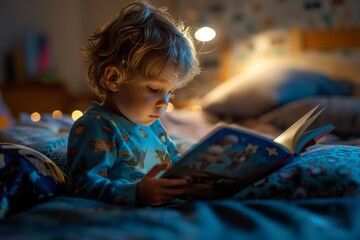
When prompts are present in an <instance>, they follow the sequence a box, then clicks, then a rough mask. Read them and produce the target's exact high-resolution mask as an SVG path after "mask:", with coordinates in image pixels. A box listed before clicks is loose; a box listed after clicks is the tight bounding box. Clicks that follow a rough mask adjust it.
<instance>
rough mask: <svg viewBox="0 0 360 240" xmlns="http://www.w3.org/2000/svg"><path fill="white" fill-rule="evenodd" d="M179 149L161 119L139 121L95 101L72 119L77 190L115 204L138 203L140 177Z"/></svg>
mask: <svg viewBox="0 0 360 240" xmlns="http://www.w3.org/2000/svg"><path fill="white" fill-rule="evenodd" d="M178 157H179V154H178V152H177V150H176V148H175V146H174V144H173V143H172V141H171V140H170V139H169V138H168V136H167V133H166V131H165V129H164V127H163V125H162V124H161V122H160V120H156V121H155V122H154V123H153V124H152V125H150V126H142V125H138V124H135V123H133V122H131V121H129V120H127V119H125V118H123V117H121V116H119V115H117V114H114V113H111V112H109V111H107V110H106V109H104V108H103V107H102V106H101V105H100V104H98V103H97V102H93V103H92V105H91V106H90V108H89V109H88V110H87V111H86V113H85V114H84V115H83V116H82V117H80V118H79V119H78V120H76V121H75V123H74V124H73V126H72V128H71V131H70V134H69V143H68V162H67V168H68V169H67V170H68V171H67V172H68V174H69V176H70V177H71V181H70V184H69V185H70V186H69V187H70V192H71V194H73V195H75V196H80V197H85V198H91V199H97V200H101V201H104V202H108V203H114V204H127V205H135V204H136V189H137V184H138V182H139V181H140V180H141V179H142V178H143V177H144V175H145V174H147V173H148V172H149V170H150V169H151V168H152V167H154V166H155V165H156V164H160V163H170V162H171V161H175V160H176V159H178Z"/></svg>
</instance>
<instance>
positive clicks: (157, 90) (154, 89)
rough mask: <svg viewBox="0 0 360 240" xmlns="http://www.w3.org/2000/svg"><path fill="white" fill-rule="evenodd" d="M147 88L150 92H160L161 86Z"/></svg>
mask: <svg viewBox="0 0 360 240" xmlns="http://www.w3.org/2000/svg"><path fill="white" fill-rule="evenodd" d="M147 89H148V90H149V92H151V93H158V92H160V90H161V88H156V87H149V86H148V87H147Z"/></svg>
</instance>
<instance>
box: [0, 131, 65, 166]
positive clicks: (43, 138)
mask: <svg viewBox="0 0 360 240" xmlns="http://www.w3.org/2000/svg"><path fill="white" fill-rule="evenodd" d="M0 141H1V142H8V143H15V144H21V145H25V146H27V147H30V148H32V149H35V150H37V151H38V152H40V153H42V154H44V155H45V156H46V157H48V158H50V159H51V160H52V161H53V162H54V163H55V164H56V165H57V166H58V167H59V168H60V169H61V170H62V171H64V172H65V166H66V161H67V160H66V159H67V155H66V154H67V143H68V136H67V134H66V136H64V135H61V134H57V133H54V132H53V131H52V130H51V129H48V128H41V127H35V126H13V127H9V128H3V129H0Z"/></svg>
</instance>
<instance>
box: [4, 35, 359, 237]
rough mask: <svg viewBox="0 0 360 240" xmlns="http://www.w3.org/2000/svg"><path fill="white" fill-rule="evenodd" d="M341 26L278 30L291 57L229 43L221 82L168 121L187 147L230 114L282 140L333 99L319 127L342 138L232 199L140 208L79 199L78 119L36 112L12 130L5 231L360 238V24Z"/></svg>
mask: <svg viewBox="0 0 360 240" xmlns="http://www.w3.org/2000/svg"><path fill="white" fill-rule="evenodd" d="M335 31H336V30H331V31H314V32H312V31H302V30H300V29H294V30H291V31H290V32H287V33H286V34H285V38H284V39H282V40H281V41H280V40H279V35H277V34H276V35H275V40H276V39H277V40H276V41H274V37H271V38H270V39H272V40H271V41H272V42H275V43H276V46H277V47H278V42H279V41H280V42H282V43H284V45H283V46H282V47H281V48H282V49H283V50H284V49H286V51H287V54H281V55H280V56H279V55H276V56H273V55H272V52H271V51H270V53H269V51H265V52H262V53H261V54H260V56H259V53H257V54H256V55H255V56H251V57H250V59H247V60H245V61H244V60H243V59H241V61H239V59H237V56H236V54H235V53H237V52H238V51H242V49H243V47H242V46H238V45H237V44H229V43H228V42H227V43H225V44H224V46H225V47H224V49H225V50H224V54H223V55H224V57H222V60H221V62H222V71H223V74H222V75H221V76H222V78H221V79H219V86H218V87H216V88H215V89H212V90H211V91H209V93H208V94H206V95H205V96H203V97H202V98H201V99H197V100H195V101H192V102H191V104H189V103H186V106H185V107H183V108H181V109H176V108H175V110H173V111H172V112H168V113H167V114H166V115H165V116H164V117H163V118H162V121H163V123H164V125H165V127H166V128H167V129H168V131H169V134H170V135H171V136H172V138H173V140H174V142H175V143H176V144H177V146H178V148H179V150H180V151H181V152H183V151H186V149H188V148H189V147H191V146H192V145H193V144H195V143H196V142H197V141H198V140H199V139H201V138H202V137H203V136H204V135H205V134H206V133H207V131H209V130H210V129H211V128H212V127H213V126H214V124H216V123H219V122H228V123H232V124H237V125H240V126H242V127H245V128H247V129H248V130H249V131H256V132H258V133H260V134H264V135H267V136H268V137H274V136H276V135H277V134H278V133H279V132H281V131H282V130H283V129H285V128H286V127H287V126H289V124H291V123H292V122H293V121H294V119H296V118H298V116H300V115H302V114H303V113H304V112H306V110H308V109H309V108H311V107H312V106H314V105H317V104H320V105H323V106H326V111H324V112H323V114H322V116H323V117H320V118H319V120H318V121H317V122H315V123H314V125H315V126H316V125H322V124H324V123H327V122H330V123H333V124H334V125H335V126H336V127H337V128H336V129H337V130H336V131H334V133H333V134H330V135H329V136H327V137H326V138H324V139H323V140H322V141H321V142H319V143H318V144H316V145H314V146H311V147H309V148H308V149H307V154H306V155H304V156H301V157H299V158H297V160H296V161H294V162H292V163H291V164H289V165H287V166H286V167H284V168H281V169H279V170H278V171H276V172H274V173H273V174H270V175H269V176H268V177H266V178H264V179H262V180H260V181H258V182H256V183H254V184H252V185H251V186H249V187H247V188H245V189H243V190H242V191H240V192H239V193H238V194H235V195H234V196H233V197H231V198H229V199H224V200H214V201H200V200H199V201H193V202H185V203H181V204H174V205H169V206H163V207H157V208H150V207H147V208H135V207H125V206H114V205H109V204H105V203H102V202H98V201H95V200H88V199H82V198H75V197H72V196H68V195H66V194H65V193H64V189H63V186H64V182H65V180H66V175H64V174H63V173H64V171H65V161H66V146H67V132H68V130H69V128H70V126H71V123H72V120H71V118H70V116H68V115H67V114H65V115H64V117H63V118H62V119H55V118H53V117H52V116H51V114H46V113H44V114H43V117H42V120H41V121H40V122H37V123H34V122H32V121H31V119H30V116H29V114H27V113H24V114H22V115H20V117H19V118H18V119H17V121H15V122H14V123H13V124H10V126H8V127H6V128H2V129H1V131H0V140H1V142H2V143H1V144H0V152H1V159H0V176H1V182H0V186H1V189H2V191H1V192H0V193H1V194H0V217H1V219H0V234H1V237H2V238H3V239H29V238H30V239H241V238H244V239H358V238H359V237H360V226H359V224H360V221H359V220H360V194H359V193H360V147H359V146H360V142H359V140H358V139H359V137H360V118H359V113H360V109H359V107H360V104H359V95H358V93H359V92H358V89H359V88H360V87H359V86H360V79H358V78H359V76H360V74H357V73H358V72H359V71H360V70H359V69H360V63H359V59H358V58H357V55H356V54H357V49H358V47H359V43H360V40H359V33H360V32H359V29H351V30H346V31H345V32H344V30H341V33H340V34H339V33H337V34H336V33H335ZM282 34H283V33H281V36H283V35H282ZM334 34H335V35H334ZM271 36H274V35H271ZM329 36H331V37H330V39H332V40H333V41H328V39H329ZM334 36H343V37H344V38H345V39H348V40H336V38H335V37H334ZM324 39H326V41H325V40H324ZM349 39H350V40H349ZM353 39H355V40H353ZM329 42H330V43H329ZM315 43H316V44H315ZM324 43H326V44H325V45H324ZM343 44H345V45H343ZM339 47H340V48H341V54H342V55H341V56H342V57H343V54H345V59H343V58H342V57H341V58H340V60H339V56H338V53H334V54H336V56H335V57H334V59H335V60H334V61H336V62H335V63H334V62H333V60H331V61H330V60H329V59H332V58H331V57H330V58H328V57H326V58H324V57H323V54H328V52H329V50H331V49H337V48H339ZM350 48H351V49H352V50H351V52H350V50H344V49H350ZM354 49H355V50H354ZM313 50H316V52H314V53H313V52H312V51H313ZM319 50H321V52H319ZM325 50H326V51H325ZM325 52H326V53H325ZM353 54H354V55H353ZM310 59H311V61H310ZM314 61H315V62H316V63H317V64H314ZM350 63H351V64H350ZM329 64H332V66H333V67H329ZM334 64H335V65H334ZM341 64H342V65H341ZM259 66H260V69H261V71H259V68H258V67H259ZM344 66H345V67H346V69H345V67H344ZM335 68H338V69H339V68H340V70H341V71H335ZM261 72H265V73H267V74H266V75H265V76H266V79H264V78H263V76H261V75H257V74H258V73H261ZM270 73H272V74H270ZM334 79H335V80H334ZM304 81H306V82H304ZM259 86H261V88H260V87H259ZM3 105H4V106H3V107H2V108H1V109H2V112H1V114H2V116H4V115H6V114H8V113H9V112H11V108H12V103H11V102H6V101H5V102H4V104H3ZM179 105H181V104H180V103H179ZM183 106H184V104H183ZM8 122H9V121H8ZM315 126H314V127H315Z"/></svg>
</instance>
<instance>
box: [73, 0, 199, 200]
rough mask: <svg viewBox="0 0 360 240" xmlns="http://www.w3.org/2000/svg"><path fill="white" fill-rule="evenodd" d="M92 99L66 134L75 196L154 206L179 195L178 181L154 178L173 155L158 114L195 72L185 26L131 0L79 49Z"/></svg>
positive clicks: (182, 183) (194, 58)
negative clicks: (68, 133)
mask: <svg viewBox="0 0 360 240" xmlns="http://www.w3.org/2000/svg"><path fill="white" fill-rule="evenodd" d="M83 50H84V53H85V56H86V61H87V64H88V70H87V79H88V83H89V85H90V87H91V88H92V89H93V91H94V92H95V93H96V94H97V95H98V96H99V98H100V99H101V100H102V103H97V102H93V103H92V105H91V106H90V107H89V109H88V110H87V112H86V113H85V114H84V115H83V116H82V117H81V118H79V119H78V120H77V121H76V122H75V123H74V125H73V127H72V129H71V131H70V135H69V145H68V174H69V176H70V177H71V179H72V181H71V183H70V191H71V193H72V194H73V195H75V196H81V197H86V198H92V199H98V200H101V201H104V202H108V203H114V204H128V205H137V206H147V205H150V206H157V205H161V204H165V203H167V202H169V201H171V200H172V199H174V198H176V197H178V196H180V195H182V194H183V193H184V189H185V185H186V184H187V182H186V180H185V179H158V178H156V175H157V174H158V173H159V172H160V171H162V170H166V168H168V167H169V166H170V164H171V162H172V161H175V160H176V159H177V158H178V153H177V151H176V148H175V146H174V145H173V143H172V142H171V140H170V139H169V138H168V136H167V134H166V131H165V129H164V128H163V126H162V124H161V122H160V120H159V117H160V116H161V115H162V114H163V113H164V112H165V110H166V107H167V105H168V103H169V99H170V98H171V97H172V96H173V94H174V91H175V90H176V89H178V88H181V87H183V86H184V85H186V84H187V83H188V81H190V80H191V79H192V78H193V77H194V76H195V75H196V74H198V73H199V64H198V59H197V56H196V52H195V49H194V46H193V43H192V40H191V38H190V36H189V35H188V31H187V30H184V29H183V27H182V26H181V25H177V24H176V23H175V21H174V20H173V19H172V18H171V16H170V15H169V14H168V13H167V12H166V11H165V10H164V9H161V8H155V7H154V6H152V5H150V4H147V3H144V2H135V3H131V4H129V5H127V6H126V7H124V8H123V9H122V10H121V12H120V14H119V16H118V17H117V18H116V19H114V20H113V21H112V22H111V23H110V24H108V25H107V26H105V28H103V29H101V30H98V31H97V32H96V33H95V34H93V35H92V36H91V37H90V38H89V42H88V45H87V47H86V48H84V49H83Z"/></svg>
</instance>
